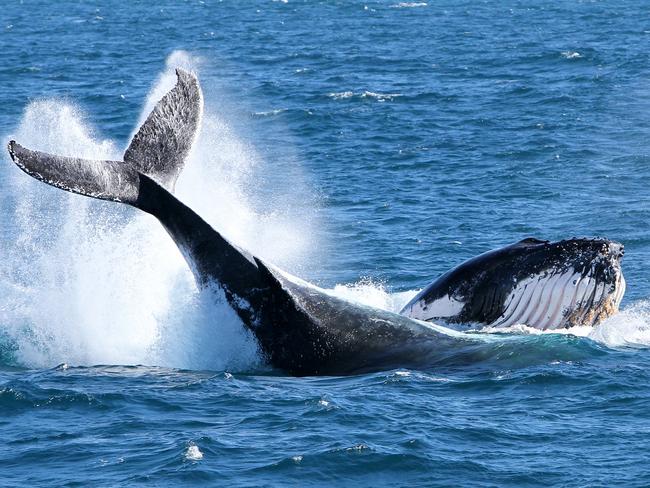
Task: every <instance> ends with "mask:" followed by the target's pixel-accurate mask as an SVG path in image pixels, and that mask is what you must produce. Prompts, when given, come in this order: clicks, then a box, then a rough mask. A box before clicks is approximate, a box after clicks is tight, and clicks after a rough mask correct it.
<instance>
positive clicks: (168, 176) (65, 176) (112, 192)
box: [8, 69, 203, 207]
mask: <svg viewBox="0 0 650 488" xmlns="http://www.w3.org/2000/svg"><path fill="white" fill-rule="evenodd" d="M176 75H177V78H178V79H177V82H176V85H175V86H174V88H173V89H172V90H170V91H169V92H168V93H167V94H166V95H165V96H164V97H163V98H162V99H161V100H160V101H159V102H158V103H157V104H156V106H155V107H154V109H153V110H152V111H151V113H150V114H149V116H148V117H147V119H146V120H145V122H144V123H143V124H142V126H141V127H140V128H139V129H138V131H137V133H136V134H135V136H133V139H132V140H131V143H130V145H129V147H128V148H127V150H126V152H125V153H124V161H98V160H88V159H81V158H73V157H66V156H57V155H52V154H47V153H44V152H40V151H32V150H30V149H27V148H25V147H23V146H21V145H20V144H18V143H16V142H15V141H11V142H9V146H8V149H9V155H10V156H11V159H12V160H13V161H14V163H16V165H17V166H18V167H19V168H20V169H22V170H23V171H24V172H25V173H27V174H29V175H30V176H33V177H34V178H36V179H38V180H40V181H43V182H45V183H47V184H49V185H52V186H55V187H57V188H61V189H63V190H67V191H70V192H73V193H79V194H81V195H86V196H89V197H93V198H99V199H102V200H111V201H115V202H123V203H128V204H131V205H134V206H136V207H139V205H138V197H139V193H140V189H141V186H142V185H141V184H140V176H141V175H146V176H148V177H149V178H151V179H152V180H153V181H155V182H156V183H158V184H159V185H160V186H162V187H164V188H165V189H167V190H168V191H170V192H173V190H174V186H175V184H176V180H177V179H178V176H179V174H180V172H181V170H182V169H183V165H184V162H185V159H186V158H187V155H188V154H189V152H190V149H191V148H192V144H193V143H194V140H195V139H196V136H197V133H198V129H199V127H200V125H201V115H202V112H203V96H202V94H201V87H200V86H199V82H198V80H197V78H196V76H195V75H193V74H192V73H189V72H187V71H183V70H181V69H177V70H176Z"/></svg>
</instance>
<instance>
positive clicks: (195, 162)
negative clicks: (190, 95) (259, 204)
mask: <svg viewBox="0 0 650 488" xmlns="http://www.w3.org/2000/svg"><path fill="white" fill-rule="evenodd" d="M177 66H181V67H184V68H186V69H192V70H194V71H197V70H198V68H199V67H200V60H197V59H196V58H192V57H191V56H190V55H188V54H187V53H184V52H182V51H178V52H175V53H172V55H170V57H169V60H168V65H167V69H166V70H165V71H164V73H163V74H162V75H161V76H160V78H159V80H158V82H157V83H156V85H155V86H154V87H153V88H152V90H151V93H150V94H149V96H148V97H147V102H146V104H145V107H144V108H143V111H142V114H141V116H140V120H141V121H142V120H144V119H145V118H146V115H147V114H148V113H149V111H150V109H151V107H152V106H153V105H154V104H155V102H156V101H157V100H158V99H159V98H160V97H161V96H162V95H163V94H164V93H165V92H166V91H167V90H168V89H169V88H171V86H173V83H174V80H175V78H174V74H173V73H174V71H173V69H174V68H175V67H177ZM136 128H137V125H136V126H135V127H134V130H135V129H136ZM9 138H15V139H16V140H18V141H20V142H21V143H24V144H25V145H26V146H28V147H30V148H33V149H37V150H42V151H47V152H50V153H55V154H62V155H67V156H79V157H83V158H96V159H117V160H120V159H121V157H122V152H123V151H122V149H121V148H119V147H118V145H117V144H116V143H115V142H114V141H111V140H108V139H102V138H101V137H99V136H98V135H97V133H96V132H95V131H93V129H92V128H91V126H90V124H89V123H88V122H86V120H85V118H84V116H83V114H82V113H81V111H80V110H79V109H78V108H76V107H75V106H74V105H72V104H70V103H66V102H63V101H60V100H41V101H36V102H32V103H31V104H30V105H29V106H28V107H27V109H26V111H25V114H24V116H23V118H22V121H21V123H20V125H19V127H18V128H17V130H16V132H15V133H14V134H12V135H10V136H7V137H6V138H5V139H6V140H8V139H9ZM5 159H8V158H7V156H6V155H5ZM5 164H6V165H7V166H6V167H5V168H6V170H7V171H6V175H7V176H6V178H5V179H4V180H3V184H4V185H5V188H3V191H4V192H5V193H8V194H9V197H8V201H9V203H10V205H9V211H10V212H12V213H13V214H12V215H11V216H10V218H8V219H7V222H10V223H11V227H10V228H9V229H8V231H7V233H6V234H4V235H5V236H7V237H3V239H2V242H1V243H0V245H2V249H1V251H2V255H3V258H4V262H3V264H2V265H1V266H0V326H1V328H0V331H1V332H0V343H1V344H0V345H4V346H2V347H0V349H2V348H4V349H5V350H6V349H7V345H8V347H10V348H11V349H13V352H12V354H11V355H12V360H13V361H15V362H16V363H18V364H20V365H23V366H28V367H49V366H53V365H56V364H59V363H63V362H65V363H69V364H75V365H91V364H151V365H161V366H169V367H180V368H190V369H233V368H234V369H239V370H242V369H250V368H254V367H257V366H258V364H259V356H258V352H257V346H256V343H255V342H254V340H253V339H252V337H251V336H250V334H249V333H247V332H246V331H245V330H244V329H243V327H242V326H241V323H240V321H239V319H238V318H237V317H236V315H235V314H234V312H233V311H232V310H231V309H230V308H229V307H228V306H227V305H226V304H225V302H224V301H223V297H222V296H220V295H221V292H220V291H218V290H205V291H199V290H198V289H197V288H196V286H195V284H194V281H193V279H192V276H191V274H190V271H189V269H188V267H187V265H186V264H185V262H184V261H183V259H182V257H181V255H180V253H179V251H178V250H177V249H176V246H175V245H174V243H173V242H172V241H171V239H170V238H169V236H168V235H167V234H166V233H165V231H164V230H163V228H162V226H161V225H160V224H159V223H158V222H156V221H155V219H153V218H151V217H150V216H147V215H145V214H142V213H139V212H137V211H135V210H134V209H130V208H128V207H126V206H123V205H115V204H111V203H106V202H99V201H96V200H91V199H86V198H81V197H79V196H77V195H72V194H69V193H65V192H61V191H58V190H56V189H52V188H49V187H47V186H46V185H43V184H42V183H39V182H37V181H34V180H32V179H31V178H26V177H25V175H23V174H22V173H21V172H20V171H16V169H15V168H13V167H10V166H8V164H9V163H7V162H5ZM259 166H260V158H259V157H258V156H257V155H256V154H255V151H254V150H253V149H252V148H251V147H250V146H248V145H247V144H245V143H244V142H243V141H242V140H241V139H240V138H239V137H238V136H237V134H236V133H235V131H234V130H233V129H231V128H230V126H229V125H228V124H227V123H226V121H224V120H222V119H221V118H220V117H219V115H218V114H217V113H215V111H214V110H213V109H212V108H211V106H210V105H209V104H208V103H206V110H205V118H204V125H203V128H202V131H201V134H200V135H199V138H198V140H197V143H196V145H195V148H194V149H193V151H192V153H191V155H190V157H189V160H188V162H187V165H186V169H185V172H184V173H183V174H182V175H181V178H180V180H179V184H178V186H177V194H178V195H179V197H180V198H181V200H184V201H186V202H187V203H188V204H189V205H190V206H192V207H193V208H195V209H196V210H197V212H198V213H200V214H201V215H203V216H204V217H205V218H206V220H208V221H210V223H212V224H213V225H215V226H217V227H218V228H219V229H220V230H222V229H223V231H224V234H225V235H227V236H228V237H230V238H232V239H234V240H235V241H237V242H238V243H240V244H242V245H244V246H247V247H249V248H250V249H251V250H253V252H257V253H258V254H260V255H261V256H263V257H265V258H267V259H270V260H272V261H273V262H278V263H282V264H285V263H290V262H291V261H292V260H294V261H295V260H297V259H299V258H300V256H301V252H302V250H304V249H306V248H309V247H310V243H309V242H308V240H307V237H301V238H300V239H293V240H292V239H287V238H286V236H287V235H288V236H296V235H299V236H308V235H310V233H309V232H306V231H305V225H308V224H303V223H301V222H299V221H296V220H295V219H294V218H292V217H291V216H290V215H288V214H287V213H286V212H283V209H282V208H273V207H272V206H270V207H271V208H269V209H268V212H266V213H264V214H262V215H260V214H259V213H258V212H256V210H255V209H254V208H252V206H251V205H250V204H249V198H248V195H249V192H250V190H251V188H254V186H255V184H258V182H257V181H256V178H257V174H258V172H259ZM280 234H283V235H284V238H283V239H281V238H279V236H280ZM312 247H313V246H312ZM0 353H2V350H0ZM0 355H1V356H3V357H4V354H0Z"/></svg>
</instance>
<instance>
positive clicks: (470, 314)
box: [8, 69, 624, 376]
mask: <svg viewBox="0 0 650 488" xmlns="http://www.w3.org/2000/svg"><path fill="white" fill-rule="evenodd" d="M176 75H177V81H176V85H175V86H174V88H173V89H172V90H170V91H169V92H168V93H167V94H165V95H164V96H163V97H162V99H161V100H160V101H158V103H157V104H156V106H155V107H154V108H153V110H152V112H151V113H150V114H149V115H148V117H147V118H146V120H145V121H144V123H143V124H142V126H141V127H140V128H139V129H138V131H137V132H136V134H135V135H134V137H133V139H132V140H131V142H130V144H129V146H128V148H127V149H126V151H125V153H124V156H123V160H122V161H99V160H87V159H81V158H75V157H67V156H59V155H52V154H47V153H44V152H40V151H35V150H30V149H28V148H25V147H23V146H21V145H20V144H18V143H17V142H15V141H10V142H9V145H8V150H9V154H10V156H11V159H12V160H13V161H14V163H15V164H16V165H17V166H18V167H19V168H20V169H21V170H23V171H24V172H25V173H27V174H28V175H30V176H32V177H34V178H36V179H38V180H40V181H42V182H44V183H47V184H49V185H52V186H54V187H57V188H60V189H63V190H66V191H70V192H73V193H77V194H80V195H84V196H88V197H93V198H98V199H102V200H107V201H112V202H120V203H124V204H127V205H130V206H133V207H135V208H138V209H140V210H142V211H144V212H146V213H148V214H150V215H152V216H154V217H155V218H156V219H158V221H159V222H160V223H161V224H162V225H163V227H164V228H165V229H166V231H167V232H168V234H169V235H170V236H171V238H172V239H173V240H174V242H175V243H176V245H177V246H178V248H179V250H180V252H181V254H182V255H183V257H184V258H185V260H186V262H187V263H188V265H189V267H190V268H191V270H192V273H193V275H194V277H195V280H196V282H197V284H198V285H199V286H201V287H208V286H211V285H212V284H213V283H215V284H217V285H218V286H220V287H221V289H222V290H223V292H224V295H225V298H226V300H227V302H228V303H229V305H230V306H231V307H232V308H233V309H234V310H235V312H236V313H237V315H238V316H239V318H240V319H241V321H242V322H243V324H244V326H245V327H247V328H248V329H249V330H250V331H252V333H253V335H254V336H255V338H256V339H257V342H258V343H259V346H260V349H261V351H262V353H263V355H264V356H265V358H266V359H267V361H268V362H269V363H270V364H271V365H272V366H273V367H275V368H278V369H281V370H283V371H285V372H287V373H289V374H293V375H299V376H304V375H346V374H357V373H362V372H369V371H377V370H382V369H390V368H396V367H410V368H419V367H426V366H431V365H433V364H436V363H437V362H438V361H439V359H440V358H441V357H444V356H445V355H446V354H448V353H449V351H452V350H454V348H460V347H463V348H467V346H470V348H471V345H472V344H478V343H479V342H480V339H479V338H478V337H471V336H469V335H464V334H458V333H455V332H454V331H451V330H449V329H446V328H444V327H440V326H438V325H436V324H434V323H431V322H429V321H430V320H432V319H435V318H438V317H442V318H445V319H454V318H457V319H458V320H459V321H477V322H481V321H482V322H484V323H501V324H507V323H510V322H511V321H512V320H515V319H518V318H525V317H524V316H525V315H526V314H528V315H526V317H528V316H530V317H537V316H538V315H539V316H540V317H547V316H548V314H549V313H551V311H553V313H554V314H555V315H551V318H552V317H555V316H557V313H560V312H561V315H562V317H563V320H565V322H566V323H570V322H571V320H574V321H575V322H580V321H583V320H587V321H589V320H596V319H597V318H599V317H602V316H603V313H602V312H598V313H596V312H594V311H595V310H600V309H603V308H607V307H608V306H609V307H610V308H609V309H612V310H613V309H614V308H616V307H617V306H618V302H619V301H620V298H616V294H614V299H611V296H612V292H611V286H612V285H611V283H618V284H616V285H615V286H614V288H615V290H616V291H617V292H618V293H620V294H621V296H622V289H623V288H624V281H623V278H622V274H621V273H620V272H619V271H620V267H619V268H618V270H619V271H616V269H615V270H614V271H613V272H612V271H611V270H612V268H615V267H616V266H615V261H616V260H614V259H613V258H612V259H610V261H608V263H609V264H605V261H606V260H603V259H601V257H602V254H603V252H604V251H603V249H602V248H603V246H604V247H607V246H609V247H608V249H609V250H610V254H611V253H613V254H615V253H616V251H617V249H620V251H621V253H622V247H620V248H616V246H615V245H614V244H613V243H610V244H607V242H606V241H593V242H588V241H586V240H585V241H584V242H581V241H573V242H570V243H566V244H564V245H562V246H559V247H558V246H556V247H558V250H557V252H552V250H553V249H555V247H553V245H551V244H549V243H543V242H541V241H536V240H531V239H527V240H524V241H522V242H520V243H518V244H515V245H513V246H509V247H508V248H505V250H501V251H495V252H493V253H492V254H490V253H488V254H485V255H482V256H479V257H477V258H475V259H474V260H472V261H470V262H468V263H465V265H461V266H460V267H458V268H456V269H455V270H452V271H451V272H449V273H447V274H446V275H445V276H443V277H442V278H440V280H438V281H436V282H435V283H434V284H433V285H432V286H430V287H429V288H427V289H426V290H424V291H423V292H422V293H421V294H420V295H418V297H416V298H415V299H414V300H413V301H412V302H411V303H410V304H409V305H408V306H407V307H406V308H405V310H403V311H402V313H401V314H396V313H392V312H388V311H385V310H380V309H376V308H372V307H368V306H364V305H360V304H357V303H353V302H349V301H346V300H343V299H341V298H338V297H335V296H333V295H331V294H330V293H328V292H326V291H325V290H322V289H320V288H318V287H316V286H314V285H311V284H309V283H307V282H305V281H302V280H300V279H299V278H296V277H293V276H291V275H289V274H288V273H286V272H284V271H282V270H280V269H278V268H276V267H275V266H273V265H272V264H270V263H268V262H264V261H263V260H262V259H260V258H259V257H257V256H254V255H252V254H250V253H249V252H247V251H246V250H244V249H241V248H240V247H238V246H237V245H236V244H234V243H231V242H229V241H228V240H227V239H226V238H224V237H223V236H222V235H221V234H220V233H219V232H218V231H217V230H215V229H214V228H213V227H212V226H210V225H209V224H208V223H207V222H206V221H205V220H203V219H202V218H201V217H200V216H199V215H198V214H196V212H194V211H193V210H192V209H191V208H189V207H188V206H186V205H185V204H183V203H182V202H181V201H180V200H179V199H178V198H176V196H174V194H173V193H174V187H175V183H176V180H177V178H178V176H179V175H180V172H181V170H182V169H183V165H184V163H185V159H186V157H187V155H188V154H189V152H190V150H191V148H192V145H193V143H194V140H195V139H196V137H197V134H198V131H199V128H200V125H201V117H202V111H203V96H202V92H201V87H200V85H199V82H198V79H197V78H196V76H195V75H194V74H193V73H190V72H187V71H184V70H180V69H178V70H176ZM599 246H600V247H599ZM592 248H593V249H592ZM561 249H563V250H564V251H562V250H561ZM590 249H591V251H590ZM596 249H599V251H596ZM613 254H612V255H613ZM555 255H557V256H559V258H556V257H554V256H555ZM517 256H518V257H517ZM562 263H564V264H562ZM569 263H571V264H570V265H569ZM608 272H609V273H610V275H607V273H608ZM601 275H603V276H605V275H607V279H605V278H601ZM535 276H538V277H540V278H539V279H538V281H537V282H536V284H535V285H534V286H533V285H531V284H530V282H531V280H533V277H535ZM572 278H574V279H575V280H576V281H575V282H573V284H574V285H575V290H576V293H574V294H573V295H572V297H573V299H575V300H574V301H572V302H571V303H569V304H568V309H572V310H573V309H575V311H576V312H575V313H574V314H573V315H570V314H569V315H570V316H568V315H567V314H566V313H565V312H564V310H565V309H563V308H562V306H558V305H557V304H558V303H560V302H561V301H558V300H559V298H562V299H563V300H564V298H565V295H564V291H565V290H566V289H567V287H568V286H569V285H568V283H570V282H572V281H571V279H572ZM612 280H613V281H612ZM434 285H435V286H434ZM607 286H609V287H610V288H606V287H607ZM513 287H514V288H513ZM557 290H562V291H561V292H558V291H557ZM558 293H559V295H558ZM566 296H569V295H566ZM606 296H607V297H610V298H609V299H608V300H605V299H604V297H606ZM549 297H550V298H549ZM603 301H605V302H607V303H604V302H603ZM561 303H565V302H563V301H562V302H561ZM607 304H609V305H607ZM445 307H447V309H449V310H451V313H447V312H445V313H441V312H440V310H441V309H444V308H445ZM558 307H559V308H558ZM599 307H600V308H599ZM609 309H608V310H609ZM558 310H559V311H560V312H558ZM593 313H595V315H593ZM590 314H592V315H590ZM571 317H572V318H571ZM499 321H501V322H499ZM567 321H568V322H567Z"/></svg>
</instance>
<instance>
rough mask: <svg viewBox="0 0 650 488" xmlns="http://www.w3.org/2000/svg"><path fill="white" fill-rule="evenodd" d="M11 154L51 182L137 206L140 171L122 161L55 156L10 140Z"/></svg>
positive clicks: (23, 166) (32, 172)
mask: <svg viewBox="0 0 650 488" xmlns="http://www.w3.org/2000/svg"><path fill="white" fill-rule="evenodd" d="M8 149H9V155H10V156H11V159H12V160H13V162H14V163H16V165H17V166H18V167H19V168H20V169H22V170H23V171H24V172H25V173H27V174H28V175H30V176H33V177H34V178H36V179H37V180H40V181H42V182H44V183H47V184H48V185H52V186H55V187H57V188H61V189H62V190H66V191H70V192H73V193H79V194H80V195H86V196H89V197H93V198H99V199H101V200H111V201H114V202H122V203H128V204H131V205H135V203H136V201H137V198H138V188H139V175H138V172H137V171H136V170H135V169H133V168H132V167H129V166H127V165H125V164H124V163H122V162H120V161H99V160H91V159H81V158H69V157H65V156H55V155H53V154H47V153H44V152H40V151H32V150H30V149H27V148H25V147H23V146H21V145H20V144H18V143H17V142H15V141H11V142H9V146H8Z"/></svg>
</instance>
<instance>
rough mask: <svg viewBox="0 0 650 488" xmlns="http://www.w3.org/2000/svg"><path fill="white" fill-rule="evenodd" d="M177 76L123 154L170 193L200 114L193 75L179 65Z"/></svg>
mask: <svg viewBox="0 0 650 488" xmlns="http://www.w3.org/2000/svg"><path fill="white" fill-rule="evenodd" d="M176 76H177V78H178V79H177V82H176V86H175V87H174V88H173V89H172V90H170V91H169V92H168V93H167V94H166V95H165V96H164V97H163V98H162V99H161V100H160V101H159V102H158V103H157V104H156V106H155V107H154V109H153V110H152V111H151V113H150V114H149V116H148V117H147V120H145V121H144V123H143V124H142V126H140V128H139V129H138V132H137V133H136V134H135V135H134V136H133V139H132V140H131V144H130V145H129V147H128V148H127V150H126V152H125V153H124V162H125V163H127V164H129V165H132V166H133V167H134V168H135V169H136V170H138V171H139V172H140V173H143V174H145V175H147V176H149V177H150V178H152V179H153V180H154V181H156V182H157V183H158V184H160V185H162V186H163V187H165V188H166V189H167V190H169V191H171V192H173V191H174V186H175V184H176V180H177V179H178V175H179V174H180V172H181V170H182V169H183V164H184V163H185V158H187V155H188V154H189V152H190V149H191V148H192V144H194V140H195V139H196V136H197V134H198V129H199V127H200V125H201V115H202V113H203V95H202V93H201V87H200V86H199V81H198V80H197V78H196V76H195V75H194V74H192V73H190V72H188V71H184V70H182V69H180V68H178V69H176Z"/></svg>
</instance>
